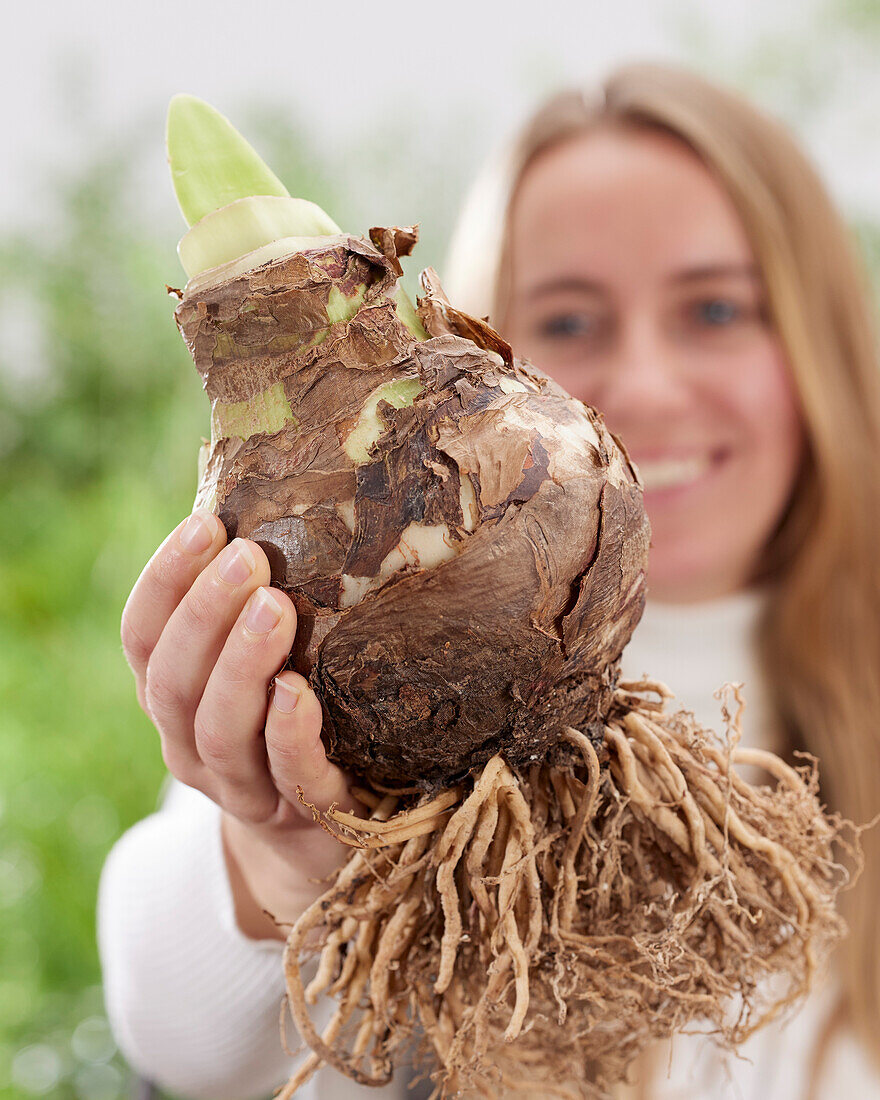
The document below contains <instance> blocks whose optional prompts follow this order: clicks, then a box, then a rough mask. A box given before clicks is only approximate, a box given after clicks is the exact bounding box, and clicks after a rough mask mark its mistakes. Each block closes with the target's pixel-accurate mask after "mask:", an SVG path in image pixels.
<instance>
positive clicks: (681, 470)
mask: <svg viewBox="0 0 880 1100" xmlns="http://www.w3.org/2000/svg"><path fill="white" fill-rule="evenodd" d="M723 458H724V454H723V452H720V451H719V452H715V453H712V454H703V455H690V456H688V457H687V458H653V459H643V460H642V461H640V462H637V465H638V468H639V473H640V474H641V476H642V481H643V483H644V486H645V492H646V493H652V492H659V491H662V490H664V489H682V488H684V487H685V486H688V485H693V484H695V483H696V482H698V481H700V480H701V479H702V478H704V477H705V476H706V474H708V473H709V471H710V470H713V469H714V468H715V467H716V466H718V465H719V463H720V462H721V461H722V460H723Z"/></svg>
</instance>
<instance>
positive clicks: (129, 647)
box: [119, 608, 153, 671]
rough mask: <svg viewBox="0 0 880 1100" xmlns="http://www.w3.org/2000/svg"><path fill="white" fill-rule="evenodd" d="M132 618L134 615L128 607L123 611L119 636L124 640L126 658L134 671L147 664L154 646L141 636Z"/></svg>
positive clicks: (123, 650) (123, 649) (123, 648)
mask: <svg viewBox="0 0 880 1100" xmlns="http://www.w3.org/2000/svg"><path fill="white" fill-rule="evenodd" d="M132 620H133V615H132V613H131V611H130V610H129V608H126V609H125V611H123V613H122V623H121V625H120V629H119V636H120V639H121V641H122V652H123V653H124V654H125V659H126V661H128V664H129V666H130V668H131V669H132V670H133V671H134V670H137V669H142V668H143V667H144V666H145V665H146V664H147V662H148V661H149V659H150V654H151V653H152V652H153V650H152V646H151V645H150V644H149V643H148V642H147V641H146V640H145V639H144V638H143V637H142V636H141V634H140V633H139V631H138V628H137V627H136V626H135V624H134V622H133V621H132Z"/></svg>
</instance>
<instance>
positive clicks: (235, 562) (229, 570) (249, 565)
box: [217, 539, 257, 584]
mask: <svg viewBox="0 0 880 1100" xmlns="http://www.w3.org/2000/svg"><path fill="white" fill-rule="evenodd" d="M256 564H257V563H256V562H255V561H254V555H253V554H252V553H251V551H250V548H249V547H248V546H247V544H246V543H244V542H242V540H241V539H236V540H235V542H233V543H232V545H231V546H228V547H227V548H226V549H225V550H224V551H223V554H222V556H221V558H220V564H219V565H218V566H217V572H218V573H219V574H220V578H221V580H224V581H226V583H227V584H244V582H245V581H246V580H247V579H248V577H249V576H250V575H251V573H253V571H254V569H255V568H256Z"/></svg>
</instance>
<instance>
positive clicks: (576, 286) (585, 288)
mask: <svg viewBox="0 0 880 1100" xmlns="http://www.w3.org/2000/svg"><path fill="white" fill-rule="evenodd" d="M564 291H575V292H577V293H580V294H603V293H605V287H604V286H603V285H602V283H599V282H596V281H595V280H594V279H585V278H583V277H582V276H580V275H560V276H559V277H558V278H555V279H545V280H543V281H542V282H538V283H534V284H533V285H532V286H529V287H527V288H526V293H527V294H529V295H532V296H535V297H540V296H542V295H544V294H559V293H562V292H564Z"/></svg>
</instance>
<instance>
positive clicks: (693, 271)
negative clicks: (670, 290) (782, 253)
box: [672, 261, 760, 283]
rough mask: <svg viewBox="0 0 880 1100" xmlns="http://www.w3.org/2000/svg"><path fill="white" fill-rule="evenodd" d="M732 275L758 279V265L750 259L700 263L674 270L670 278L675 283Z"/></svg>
mask: <svg viewBox="0 0 880 1100" xmlns="http://www.w3.org/2000/svg"><path fill="white" fill-rule="evenodd" d="M732 276H733V277H737V278H745V279H758V278H760V273H759V271H758V265H757V264H756V263H752V262H751V261H745V262H743V263H714V264H700V265H699V266H698V267H689V268H686V269H685V270H684V271H679V272H676V274H675V275H673V277H672V279H673V282H676V283H696V282H699V281H700V280H703V279H718V278H730V277H732Z"/></svg>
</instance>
